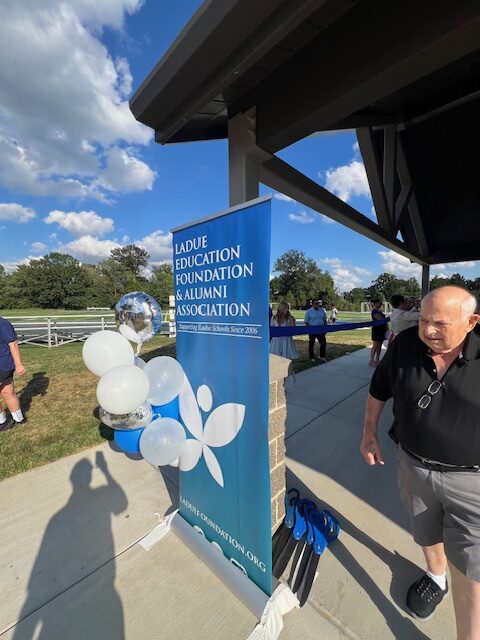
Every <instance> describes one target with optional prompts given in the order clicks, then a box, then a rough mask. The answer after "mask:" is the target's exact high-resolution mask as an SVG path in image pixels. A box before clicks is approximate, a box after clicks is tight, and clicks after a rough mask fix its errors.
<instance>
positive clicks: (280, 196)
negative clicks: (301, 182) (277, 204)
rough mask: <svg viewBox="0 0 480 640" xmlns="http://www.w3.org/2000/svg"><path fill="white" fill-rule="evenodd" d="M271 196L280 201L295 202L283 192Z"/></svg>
mask: <svg viewBox="0 0 480 640" xmlns="http://www.w3.org/2000/svg"><path fill="white" fill-rule="evenodd" d="M273 197H274V198H275V199H276V200H282V202H295V200H294V199H293V198H290V196H286V195H285V194H284V193H274V194H273Z"/></svg>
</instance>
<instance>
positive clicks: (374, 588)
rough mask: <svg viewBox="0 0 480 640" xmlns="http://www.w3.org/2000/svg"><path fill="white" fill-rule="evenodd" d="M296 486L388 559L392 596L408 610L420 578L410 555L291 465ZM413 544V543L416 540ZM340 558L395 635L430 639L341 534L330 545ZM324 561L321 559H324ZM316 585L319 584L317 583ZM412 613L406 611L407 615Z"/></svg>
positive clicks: (291, 484) (290, 476) (290, 484)
mask: <svg viewBox="0 0 480 640" xmlns="http://www.w3.org/2000/svg"><path fill="white" fill-rule="evenodd" d="M293 487H295V488H296V489H298V491H299V492H300V495H301V497H302V498H309V499H310V500H313V501H314V502H315V504H316V505H317V507H318V509H319V510H322V509H328V510H329V511H330V512H331V513H332V514H333V515H334V516H335V517H336V518H337V519H338V521H339V523H340V526H341V528H342V530H343V531H344V532H345V533H347V534H348V535H350V536H351V537H352V538H355V539H356V540H357V541H358V542H359V543H360V544H362V545H364V546H365V547H367V548H368V549H370V551H371V552H372V553H374V554H375V555H376V556H377V557H378V558H379V559H380V560H381V561H382V562H383V563H385V564H386V565H387V566H388V567H389V569H390V571H391V573H392V582H391V584H390V596H391V598H392V600H393V601H394V602H395V604H397V606H398V607H400V608H401V609H403V610H404V611H405V594H406V592H407V589H408V587H409V586H410V585H411V583H412V582H413V581H414V580H415V579H416V578H418V576H419V573H420V570H419V568H418V567H417V566H416V565H415V564H414V563H413V562H410V560H407V558H404V557H403V556H401V555H400V554H399V553H397V552H394V553H392V552H391V551H389V550H388V549H386V548H385V547H383V546H382V545H381V544H379V543H378V542H377V541H376V540H374V539H373V538H371V537H370V536H369V535H367V534H366V533H364V532H363V531H361V530H360V529H359V528H358V527H356V526H355V525H354V524H353V523H352V522H351V521H350V520H349V519H348V518H346V517H345V514H343V513H340V512H339V511H337V510H336V509H335V507H333V506H332V505H330V504H328V503H326V502H325V501H323V500H321V499H319V498H318V496H316V495H315V494H314V493H313V492H312V491H311V490H310V489H309V488H308V487H307V486H306V485H305V484H304V483H303V482H302V481H301V480H300V479H299V478H298V477H297V476H296V475H295V474H294V473H292V472H291V471H290V470H289V469H287V489H290V488H293ZM412 544H413V543H412ZM328 550H329V553H331V554H332V555H333V556H334V557H335V558H336V559H337V560H338V562H339V563H340V564H341V565H342V566H343V567H344V568H345V570H346V571H347V572H348V574H349V575H350V576H352V578H354V580H355V581H356V582H357V584H358V585H359V586H360V587H361V588H362V589H363V590H364V591H365V593H367V594H368V597H369V599H370V600H371V601H372V603H373V604H374V606H375V607H376V608H377V609H378V611H380V613H381V614H382V616H383V618H384V620H385V625H386V626H387V627H388V628H389V629H390V631H391V633H392V635H393V637H394V638H405V640H406V639H407V638H408V640H429V636H427V635H425V634H424V633H422V631H420V629H418V628H417V626H416V625H415V623H414V622H413V621H412V620H410V619H409V618H408V617H404V616H403V615H402V614H401V613H400V612H399V611H398V610H397V609H396V607H395V606H394V604H393V603H392V602H391V601H390V599H389V598H388V597H387V595H386V594H385V593H383V592H382V591H381V589H380V587H379V586H378V585H377V584H376V582H375V580H374V579H373V578H372V577H371V575H370V574H369V573H368V571H367V569H365V567H363V566H362V565H361V564H360V563H359V562H358V561H357V560H356V559H355V558H354V556H353V555H352V553H351V552H350V551H349V550H348V549H347V548H346V546H345V545H344V544H343V543H342V538H341V536H340V538H338V540H335V542H334V543H332V544H331V545H330V546H329V547H328ZM320 562H321V560H320ZM314 588H315V587H314ZM407 615H408V614H407V613H405V616H407Z"/></svg>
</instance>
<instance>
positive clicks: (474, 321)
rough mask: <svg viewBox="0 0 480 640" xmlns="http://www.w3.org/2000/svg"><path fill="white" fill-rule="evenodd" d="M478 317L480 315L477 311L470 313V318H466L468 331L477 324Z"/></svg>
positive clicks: (479, 317)
mask: <svg viewBox="0 0 480 640" xmlns="http://www.w3.org/2000/svg"><path fill="white" fill-rule="evenodd" d="M479 319H480V315H479V314H478V313H472V315H471V316H470V318H469V319H468V331H469V332H470V331H472V329H475V327H476V326H477V323H478V320H479Z"/></svg>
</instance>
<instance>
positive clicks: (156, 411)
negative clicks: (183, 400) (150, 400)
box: [152, 396, 179, 420]
mask: <svg viewBox="0 0 480 640" xmlns="http://www.w3.org/2000/svg"><path fill="white" fill-rule="evenodd" d="M152 411H153V419H154V420H155V418H173V419H174V420H178V417H179V409H178V396H177V397H176V398H174V399H173V400H170V402H167V404H159V405H153V404H152Z"/></svg>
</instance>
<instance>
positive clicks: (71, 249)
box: [56, 235, 121, 264]
mask: <svg viewBox="0 0 480 640" xmlns="http://www.w3.org/2000/svg"><path fill="white" fill-rule="evenodd" d="M120 246H121V245H119V244H118V242H114V241H113V240H99V239H98V238H94V237H93V236H90V235H86V236H82V237H81V238H77V240H72V241H71V242H67V243H66V244H63V245H60V246H58V247H57V249H56V250H57V251H59V252H60V253H69V254H70V255H71V256H73V257H74V258H77V260H80V261H81V262H89V263H94V264H95V263H97V262H100V261H102V260H106V259H107V258H109V257H110V253H111V251H112V249H117V248H118V247H120Z"/></svg>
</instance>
